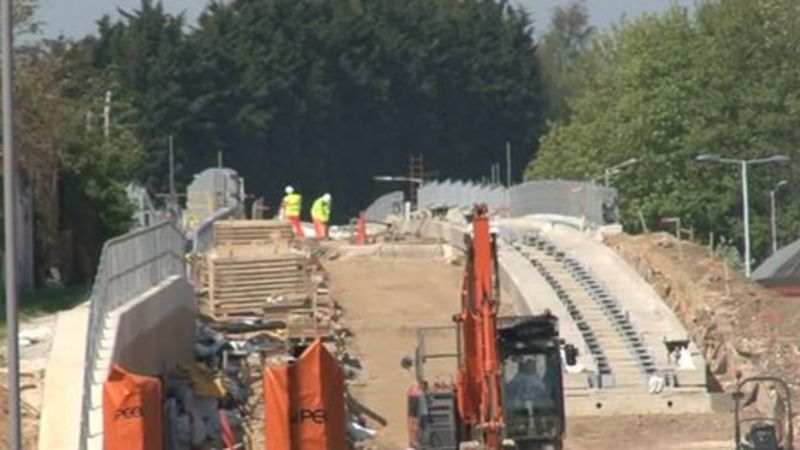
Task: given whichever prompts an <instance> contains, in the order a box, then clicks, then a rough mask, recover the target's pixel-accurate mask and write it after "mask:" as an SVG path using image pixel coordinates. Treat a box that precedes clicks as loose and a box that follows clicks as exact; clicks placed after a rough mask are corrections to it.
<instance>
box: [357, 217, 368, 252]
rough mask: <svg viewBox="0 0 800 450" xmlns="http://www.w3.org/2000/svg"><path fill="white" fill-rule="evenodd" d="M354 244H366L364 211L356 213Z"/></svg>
mask: <svg viewBox="0 0 800 450" xmlns="http://www.w3.org/2000/svg"><path fill="white" fill-rule="evenodd" d="M356 245H367V219H366V217H365V216H364V211H361V212H360V213H358V224H357V225H356Z"/></svg>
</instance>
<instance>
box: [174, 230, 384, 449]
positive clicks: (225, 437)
mask: <svg viewBox="0 0 800 450" xmlns="http://www.w3.org/2000/svg"><path fill="white" fill-rule="evenodd" d="M289 236H291V229H290V228H288V224H285V223H280V222H272V221H226V222H219V223H217V224H215V228H214V243H213V246H212V248H211V249H209V250H208V251H207V252H206V253H205V254H203V255H194V258H193V259H192V261H193V262H192V265H193V275H194V278H195V286H196V290H197V294H198V299H199V303H200V312H201V317H200V320H201V322H202V323H201V324H200V325H199V327H198V335H197V340H196V344H195V357H196V361H195V362H194V363H193V364H190V365H184V366H183V367H181V369H182V370H180V371H178V372H176V373H175V374H173V375H172V376H171V377H170V380H169V383H168V385H167V389H168V391H167V392H168V395H169V396H170V397H169V401H168V410H167V411H168V414H167V415H168V417H169V423H170V426H169V429H170V431H171V433H170V444H171V445H172V447H168V448H175V449H188V448H191V449H195V448H202V449H205V448H209V449H210V448H230V447H234V446H236V445H240V446H242V448H263V445H264V438H265V436H264V432H263V429H264V418H265V411H264V409H265V405H264V402H265V399H264V388H265V378H264V377H265V373H269V372H270V370H271V368H274V367H276V366H286V367H289V366H292V365H294V364H296V362H297V361H298V358H299V357H300V355H301V354H302V353H303V351H304V350H305V349H307V348H309V346H310V345H311V344H312V343H314V342H321V343H322V345H324V347H325V348H326V349H327V351H328V352H329V353H330V355H333V356H334V358H335V361H336V362H338V365H339V367H340V368H341V369H342V374H343V375H344V377H345V379H346V380H350V381H352V380H357V379H358V377H359V376H361V373H362V371H363V367H362V366H361V363H360V361H358V359H356V358H354V357H353V356H352V355H350V354H349V353H348V352H347V349H346V337H348V333H347V330H346V329H344V328H343V327H342V326H341V325H340V323H339V319H340V318H341V316H342V313H343V311H342V309H341V308H340V307H339V305H338V304H337V303H336V302H335V301H334V299H332V298H331V296H330V279H329V276H328V273H327V272H326V271H325V269H324V267H323V266H322V264H321V262H320V260H321V259H323V258H329V257H332V256H334V257H335V252H331V251H330V250H329V247H327V246H321V245H319V244H318V243H313V245H310V244H304V243H300V242H297V241H293V240H292V239H291V238H290V237H289ZM336 362H334V364H333V366H336ZM337 370H338V369H337ZM267 379H268V380H269V378H267ZM268 392H270V391H268ZM266 402H267V403H268V402H269V399H266ZM266 407H267V408H268V407H269V405H266ZM346 409H347V412H346V418H347V419H346V421H347V424H348V425H347V430H346V431H347V436H348V438H349V441H350V445H351V446H352V447H358V448H361V447H363V445H364V444H365V443H367V442H368V441H369V439H370V438H371V437H372V436H374V435H375V431H374V430H373V429H372V428H370V425H371V424H378V425H381V424H383V425H385V421H384V420H383V419H382V418H380V416H378V415H377V414H375V413H374V412H372V411H370V410H369V409H368V408H366V407H364V406H363V405H360V404H359V403H358V402H357V401H355V399H352V398H351V397H350V396H349V395H347V402H346ZM340 417H341V416H340ZM382 422H383V423H382ZM342 432H344V430H342Z"/></svg>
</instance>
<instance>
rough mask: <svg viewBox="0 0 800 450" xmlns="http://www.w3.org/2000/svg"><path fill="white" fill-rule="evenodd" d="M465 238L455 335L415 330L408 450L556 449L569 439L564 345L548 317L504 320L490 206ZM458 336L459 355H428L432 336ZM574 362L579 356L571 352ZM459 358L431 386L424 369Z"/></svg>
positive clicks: (408, 363) (478, 213)
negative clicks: (449, 374)
mask: <svg viewBox="0 0 800 450" xmlns="http://www.w3.org/2000/svg"><path fill="white" fill-rule="evenodd" d="M471 220H472V233H471V235H469V236H467V237H466V238H465V239H466V249H467V262H466V267H465V271H464V282H463V289H462V295H461V312H460V313H459V314H456V315H455V316H454V317H453V320H454V322H455V327H453V326H450V327H429V328H421V329H418V330H417V347H416V350H415V356H414V358H413V359H412V358H405V359H404V361H403V367H404V368H407V369H408V368H411V367H412V366H414V367H415V375H416V385H415V386H412V388H411V389H409V392H408V409H409V411H408V417H409V441H410V442H409V445H410V446H411V447H412V448H415V449H419V450H465V449H484V450H499V449H519V450H533V449H542V450H544V449H548V450H549V449H553V450H557V449H560V448H561V445H562V440H563V436H564V397H563V388H562V344H563V341H561V340H560V339H559V338H558V321H557V319H556V318H555V317H554V316H552V315H550V314H549V313H546V314H544V315H534V316H515V317H508V318H498V309H499V304H500V301H499V290H500V289H499V288H500V286H499V277H498V260H497V242H496V236H495V234H494V233H492V231H491V229H490V223H489V216H488V213H487V208H486V207H485V206H476V207H475V210H474V213H473V216H472V218H471ZM443 329H452V330H454V331H455V333H454V334H455V340H456V346H455V347H456V351H455V352H451V353H432V352H429V351H427V350H426V334H428V333H430V332H436V333H439V334H440V333H441V331H442V330H443ZM564 353H565V354H566V359H567V360H568V361H572V360H574V357H575V355H576V352H575V349H574V348H573V347H572V346H565V347H564ZM435 358H456V359H457V361H458V370H457V373H456V374H455V377H454V380H451V381H449V382H447V383H436V384H435V385H431V383H428V380H426V377H425V364H426V362H427V361H429V360H431V359H435Z"/></svg>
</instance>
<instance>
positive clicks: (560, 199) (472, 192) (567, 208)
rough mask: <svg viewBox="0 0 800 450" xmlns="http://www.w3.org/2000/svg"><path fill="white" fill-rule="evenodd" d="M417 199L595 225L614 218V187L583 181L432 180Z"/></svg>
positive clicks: (431, 205)
mask: <svg viewBox="0 0 800 450" xmlns="http://www.w3.org/2000/svg"><path fill="white" fill-rule="evenodd" d="M418 198H419V203H418V208H419V209H436V208H458V209H465V210H468V209H470V208H472V206H473V205H475V204H476V203H484V204H486V205H487V206H488V207H489V209H490V210H491V211H492V212H494V213H499V214H506V215H509V216H511V217H519V216H525V215H530V214H556V215H562V216H571V217H585V218H586V220H587V221H588V222H591V223H596V224H604V223H610V222H614V221H616V219H617V217H616V210H617V208H616V204H617V191H616V189H613V188H607V187H604V186H599V185H597V184H595V183H590V182H583V181H564V180H541V181H528V182H525V183H522V184H517V185H514V186H512V187H511V188H510V189H506V188H505V187H503V186H500V185H489V184H481V183H474V182H471V181H466V182H464V181H451V180H445V181H433V182H428V183H425V184H423V185H422V186H421V187H420V189H419V191H418Z"/></svg>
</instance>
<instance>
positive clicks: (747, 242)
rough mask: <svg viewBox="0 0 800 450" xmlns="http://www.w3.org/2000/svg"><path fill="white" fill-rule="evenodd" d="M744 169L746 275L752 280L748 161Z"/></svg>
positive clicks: (743, 197)
mask: <svg viewBox="0 0 800 450" xmlns="http://www.w3.org/2000/svg"><path fill="white" fill-rule="evenodd" d="M741 167H742V201H743V202H744V274H745V276H746V277H747V278H750V200H749V198H748V189H747V161H742V162H741Z"/></svg>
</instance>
